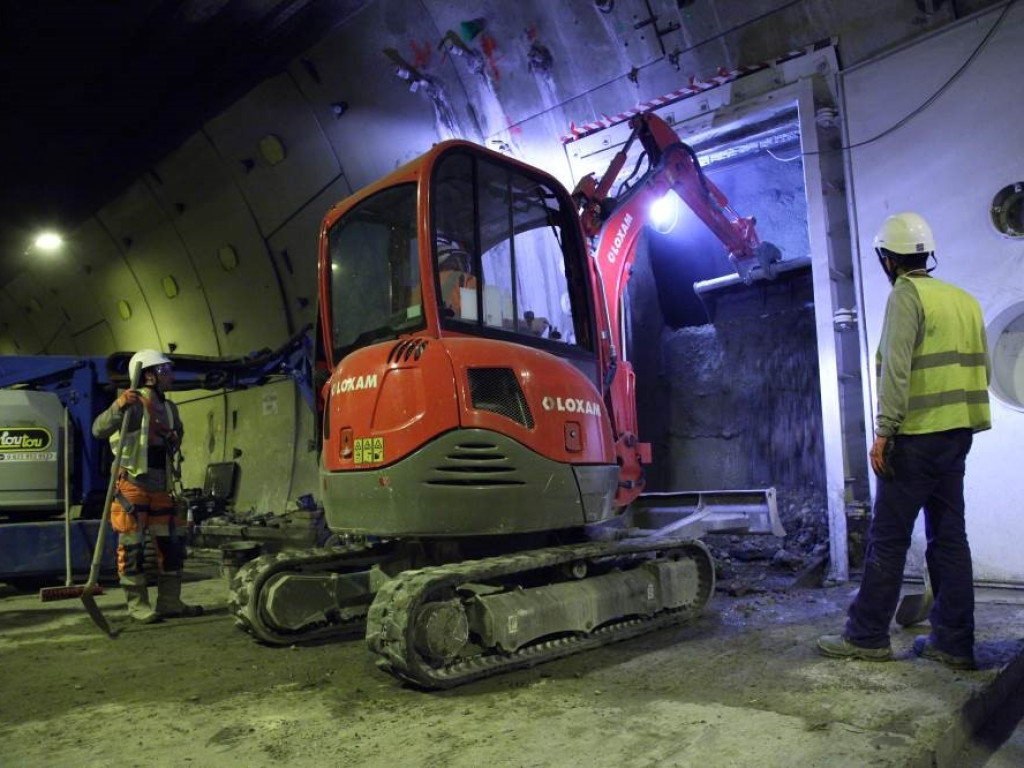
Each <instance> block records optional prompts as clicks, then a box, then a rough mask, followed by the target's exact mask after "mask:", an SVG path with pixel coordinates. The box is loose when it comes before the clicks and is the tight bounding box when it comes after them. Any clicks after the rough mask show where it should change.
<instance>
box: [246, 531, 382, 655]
mask: <svg viewBox="0 0 1024 768" xmlns="http://www.w3.org/2000/svg"><path fill="white" fill-rule="evenodd" d="M372 554H373V547H372V546H370V545H352V546H349V547H345V548H338V549H311V550H307V551H304V552H294V551H289V552H280V553H278V554H276V555H262V556H260V557H257V558H256V559H255V560H251V561H249V562H248V563H246V564H245V565H244V566H242V567H241V568H240V569H239V570H238V573H237V574H236V575H235V577H234V578H233V579H232V580H231V584H230V593H229V595H228V608H229V609H230V610H231V614H232V615H233V616H234V617H235V624H236V625H237V626H239V627H241V628H242V629H243V630H244V631H246V632H248V633H249V634H250V635H252V636H253V637H255V638H256V639H257V640H260V641H262V642H264V643H269V644H271V645H292V644H294V643H306V642H309V641H312V640H322V639H325V638H329V637H333V636H345V635H348V636H350V635H351V634H352V632H353V631H354V630H355V629H359V628H362V626H363V617H362V616H359V617H358V618H354V619H352V620H350V621H346V622H341V623H336V624H323V625H321V626H317V627H312V628H309V629H303V630H300V631H298V632H278V631H276V630H275V629H273V628H272V627H271V626H270V625H269V624H268V623H267V622H266V619H265V618H264V616H263V611H262V610H261V608H260V605H261V599H260V598H261V594H260V593H261V591H262V589H263V586H264V585H265V584H266V583H267V581H268V580H269V579H270V578H271V577H272V576H275V575H277V574H278V573H282V572H284V571H292V572H302V571H312V572H323V571H332V570H335V569H340V568H343V567H346V566H349V565H351V564H352V562H353V561H358V560H362V559H365V558H367V556H368V555H372Z"/></svg>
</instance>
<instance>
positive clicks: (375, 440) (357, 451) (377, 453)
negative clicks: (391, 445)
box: [352, 437, 384, 464]
mask: <svg viewBox="0 0 1024 768" xmlns="http://www.w3.org/2000/svg"><path fill="white" fill-rule="evenodd" d="M353 451H354V456H353V457H352V458H353V460H354V461H355V463H356V464H380V463H381V462H383V461H384V438H383V437H357V438H356V439H355V445H354V446H353Z"/></svg>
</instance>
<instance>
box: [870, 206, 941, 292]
mask: <svg viewBox="0 0 1024 768" xmlns="http://www.w3.org/2000/svg"><path fill="white" fill-rule="evenodd" d="M874 247H875V253H876V254H878V261H879V263H881V265H882V269H883V270H885V274H886V275H888V277H889V281H890V282H893V281H895V280H896V275H895V274H890V272H889V269H888V267H887V266H886V262H885V259H886V256H892V257H895V260H896V261H897V262H899V261H901V259H900V258H899V257H901V256H924V257H925V258H927V257H928V256H931V257H932V258H933V259H934V258H935V235H934V234H932V228H931V227H929V226H928V222H927V221H925V220H924V218H923V217H921V216H920V215H918V214H916V213H911V212H906V213H897V214H895V215H893V216H890V217H889V218H887V219H886V220H885V221H884V222H882V226H881V228H880V229H879V230H878V233H877V234H876V235H875V242H874ZM883 249H884V251H887V252H888V253H885V252H883ZM932 269H934V267H932ZM927 271H928V272H931V271H932V270H931V269H929V270H927Z"/></svg>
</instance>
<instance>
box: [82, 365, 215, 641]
mask: <svg viewBox="0 0 1024 768" xmlns="http://www.w3.org/2000/svg"><path fill="white" fill-rule="evenodd" d="M137 366H140V367H141V373H140V377H139V383H140V387H139V389H138V390H133V389H128V390H125V391H124V392H123V393H121V395H120V396H119V397H118V398H117V400H115V401H114V403H113V404H112V405H111V406H110V407H109V408H108V409H107V410H105V411H104V412H103V413H101V414H100V415H99V416H97V417H96V420H95V421H94V422H93V425H92V433H93V435H94V436H96V437H98V438H101V439H102V438H107V437H109V438H110V446H111V449H112V450H113V451H120V454H121V469H120V473H119V475H118V478H117V485H116V486H115V493H114V501H113V503H112V504H111V507H110V524H111V527H113V529H114V530H115V531H117V533H118V544H117V573H118V576H119V577H120V581H121V587H122V588H123V589H124V592H125V598H126V600H127V603H128V615H129V617H131V618H132V619H133V620H134V621H137V622H141V623H144V624H150V623H153V622H155V621H159V620H160V619H162V618H165V617H173V616H199V615H201V614H202V612H203V609H202V607H201V606H198V605H186V604H185V603H183V602H182V601H181V572H182V568H183V567H184V562H185V540H184V538H183V534H184V531H179V528H180V524H179V522H178V521H177V520H176V518H175V502H174V499H173V497H172V496H171V490H172V486H173V480H174V472H175V466H176V465H175V462H174V457H175V454H176V453H177V452H178V449H179V447H180V445H181V438H182V435H183V434H184V432H183V428H182V424H181V418H180V416H179V415H178V408H177V406H176V405H175V404H174V403H172V402H171V401H170V400H168V399H166V397H164V392H165V391H166V390H167V389H168V388H169V387H170V385H171V382H172V381H173V379H174V374H173V371H172V368H171V361H170V360H169V359H168V358H167V357H165V356H164V355H163V354H161V353H160V352H158V351H157V350H155V349H143V350H140V351H138V352H136V353H135V354H134V355H132V358H131V360H130V361H129V363H128V370H129V371H134V370H135V369H136V367H137ZM125 409H128V421H127V424H126V425H125V431H124V435H123V440H122V439H121V438H122V436H121V435H120V434H119V428H120V426H121V421H122V417H123V415H124V412H125ZM147 549H148V551H149V552H152V553H153V554H154V555H155V558H156V566H157V598H156V607H155V610H154V608H153V607H152V606H151V605H150V602H149V590H148V589H147V574H146V566H145V564H146V552H147Z"/></svg>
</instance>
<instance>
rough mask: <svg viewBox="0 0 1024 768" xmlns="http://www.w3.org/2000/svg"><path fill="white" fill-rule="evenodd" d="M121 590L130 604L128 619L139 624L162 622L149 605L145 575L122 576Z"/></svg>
mask: <svg viewBox="0 0 1024 768" xmlns="http://www.w3.org/2000/svg"><path fill="white" fill-rule="evenodd" d="M121 588H122V589H123V590H124V597H125V600H126V601H127V603H128V618H130V619H131V620H132V621H134V622H136V623H137V624H154V623H156V622H158V621H160V617H159V616H158V615H157V614H156V613H155V612H154V611H153V609H152V607H151V606H150V604H149V589H147V587H146V576H145V574H136V575H134V576H122V577H121Z"/></svg>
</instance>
